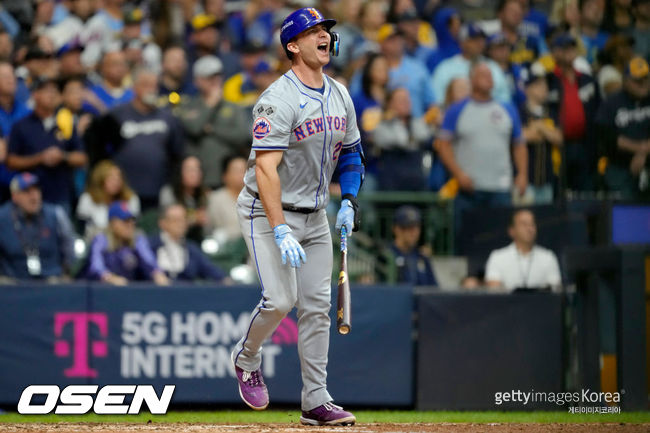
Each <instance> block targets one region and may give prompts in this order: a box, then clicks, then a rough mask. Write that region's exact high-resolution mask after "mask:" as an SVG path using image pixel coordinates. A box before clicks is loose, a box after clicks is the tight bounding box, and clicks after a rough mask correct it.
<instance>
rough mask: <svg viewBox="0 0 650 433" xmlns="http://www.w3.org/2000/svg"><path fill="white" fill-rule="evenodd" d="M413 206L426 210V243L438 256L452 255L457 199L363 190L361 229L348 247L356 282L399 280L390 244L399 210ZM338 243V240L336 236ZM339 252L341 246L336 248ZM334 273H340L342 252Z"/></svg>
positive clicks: (414, 193) (423, 230)
mask: <svg viewBox="0 0 650 433" xmlns="http://www.w3.org/2000/svg"><path fill="white" fill-rule="evenodd" d="M407 204H408V205H412V206H415V207H417V208H418V209H420V211H421V213H422V237H421V241H422V244H423V246H426V247H429V248H430V249H431V251H432V252H433V253H434V254H436V255H451V254H453V251H454V235H453V233H454V231H453V202H452V201H450V200H443V199H441V198H440V197H439V196H438V194H436V193H432V192H412V191H390V192H388V191H384V192H370V193H361V194H360V195H359V206H360V208H361V212H362V214H361V230H360V231H359V232H357V233H355V234H354V236H353V237H352V238H351V242H350V248H349V249H348V251H349V253H348V273H349V275H350V279H351V280H352V281H355V282H365V283H395V282H396V281H397V271H396V267H395V259H394V257H393V254H392V253H391V252H390V250H389V248H388V246H389V245H390V244H391V242H392V239H393V230H392V227H393V220H394V214H395V210H396V209H397V208H398V207H399V206H402V205H407ZM335 245H336V246H338V240H337V239H336V237H335ZM335 250H336V251H338V248H335ZM335 257H336V261H335V265H334V271H333V276H334V277H336V276H337V273H338V257H339V254H338V252H336V253H335Z"/></svg>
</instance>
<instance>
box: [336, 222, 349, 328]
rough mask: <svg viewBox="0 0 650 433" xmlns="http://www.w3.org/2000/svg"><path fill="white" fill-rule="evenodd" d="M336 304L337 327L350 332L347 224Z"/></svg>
mask: <svg viewBox="0 0 650 433" xmlns="http://www.w3.org/2000/svg"><path fill="white" fill-rule="evenodd" d="M338 288H339V290H338V292H339V293H338V297H337V306H336V328H337V329H338V331H339V334H341V335H345V334H349V333H350V329H351V322H350V309H351V307H350V280H349V278H348V236H347V230H346V228H345V226H343V227H341V271H340V272H339V285H338Z"/></svg>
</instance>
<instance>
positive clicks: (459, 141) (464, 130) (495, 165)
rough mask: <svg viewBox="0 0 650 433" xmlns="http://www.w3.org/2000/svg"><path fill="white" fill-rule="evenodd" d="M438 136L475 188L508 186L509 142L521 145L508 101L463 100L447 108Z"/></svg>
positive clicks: (517, 123)
mask: <svg viewBox="0 0 650 433" xmlns="http://www.w3.org/2000/svg"><path fill="white" fill-rule="evenodd" d="M439 136H440V138H441V139H443V140H449V141H451V142H452V144H453V146H454V155H455V157H456V162H457V163H458V165H459V166H460V168H461V169H462V170H463V171H464V172H465V173H466V174H467V175H468V176H469V177H470V178H471V179H472V181H473V182H474V188H475V189H476V190H477V191H490V192H505V191H508V190H509V189H510V188H511V187H512V173H513V170H512V163H511V157H510V145H511V144H514V145H523V144H524V140H523V137H522V132H521V121H520V120H519V114H518V113H517V111H516V110H515V109H514V107H513V106H512V105H511V104H504V103H501V102H497V101H494V100H490V101H487V102H480V101H474V100H472V99H470V98H467V99H464V100H463V101H460V102H458V103H456V104H454V105H452V106H451V107H449V110H447V113H446V114H445V118H444V120H443V122H442V128H441V130H440V135H439Z"/></svg>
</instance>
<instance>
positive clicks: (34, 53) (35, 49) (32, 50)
mask: <svg viewBox="0 0 650 433" xmlns="http://www.w3.org/2000/svg"><path fill="white" fill-rule="evenodd" d="M53 57H54V56H53V55H52V53H48V52H45V51H43V50H42V49H41V47H39V46H38V45H32V46H31V47H29V49H28V50H27V53H26V54H25V61H29V60H37V59H51V58H53Z"/></svg>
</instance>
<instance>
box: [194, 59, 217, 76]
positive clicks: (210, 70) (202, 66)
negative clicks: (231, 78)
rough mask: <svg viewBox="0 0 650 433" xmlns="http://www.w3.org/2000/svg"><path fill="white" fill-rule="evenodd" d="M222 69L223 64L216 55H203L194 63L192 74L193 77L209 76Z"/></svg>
mask: <svg viewBox="0 0 650 433" xmlns="http://www.w3.org/2000/svg"><path fill="white" fill-rule="evenodd" d="M221 71H223V64H222V63H221V60H219V58H218V57H217V56H213V55H208V56H203V57H201V58H200V59H199V60H197V61H196V62H195V63H194V66H193V68H192V74H193V75H194V78H197V77H201V78H205V77H211V76H213V75H217V74H220V73H221Z"/></svg>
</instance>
